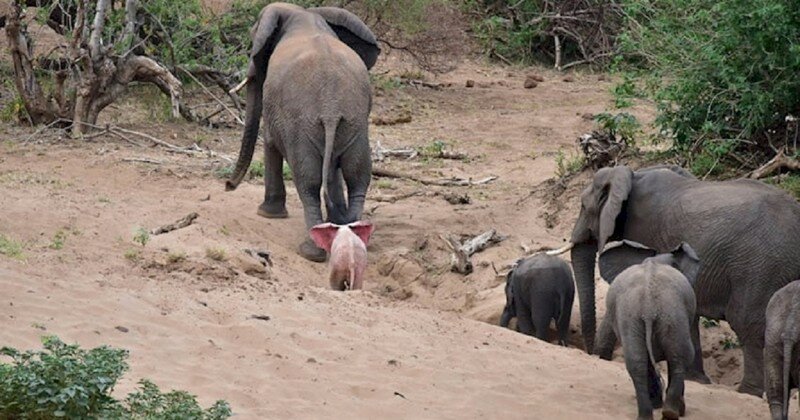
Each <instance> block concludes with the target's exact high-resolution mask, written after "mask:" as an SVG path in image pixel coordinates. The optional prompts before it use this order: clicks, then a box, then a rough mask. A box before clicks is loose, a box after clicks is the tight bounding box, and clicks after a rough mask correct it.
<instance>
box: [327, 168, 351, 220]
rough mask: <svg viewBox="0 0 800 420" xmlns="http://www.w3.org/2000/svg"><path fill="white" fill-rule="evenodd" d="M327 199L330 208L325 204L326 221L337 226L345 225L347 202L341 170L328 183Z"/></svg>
mask: <svg viewBox="0 0 800 420" xmlns="http://www.w3.org/2000/svg"><path fill="white" fill-rule="evenodd" d="M328 198H329V199H330V201H331V204H332V207H327V203H326V210H327V216H328V221H329V222H331V223H335V224H337V225H344V224H347V223H348V222H347V201H345V198H344V178H343V176H342V170H341V169H339V170H337V171H336V173H335V174H334V176H333V177H331V179H330V180H329V181H328Z"/></svg>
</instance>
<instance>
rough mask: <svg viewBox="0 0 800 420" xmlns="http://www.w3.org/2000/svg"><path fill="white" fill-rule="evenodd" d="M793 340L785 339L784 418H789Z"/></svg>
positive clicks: (782, 408)
mask: <svg viewBox="0 0 800 420" xmlns="http://www.w3.org/2000/svg"><path fill="white" fill-rule="evenodd" d="M793 347H794V342H793V341H792V340H784V341H783V406H782V407H781V410H782V411H783V418H784V419H788V418H789V374H790V372H791V370H792V348H793Z"/></svg>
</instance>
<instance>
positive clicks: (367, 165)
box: [341, 129, 372, 223]
mask: <svg viewBox="0 0 800 420" xmlns="http://www.w3.org/2000/svg"><path fill="white" fill-rule="evenodd" d="M365 133H366V129H365ZM341 169H342V176H343V177H344V181H345V182H346V183H347V223H352V222H355V221H357V220H361V215H362V213H363V212H364V200H365V199H366V196H367V189H368V188H369V182H370V180H371V179H372V157H371V156H370V150H369V140H368V139H367V137H366V134H364V138H363V139H356V140H355V141H354V142H353V144H352V145H351V146H350V148H349V149H348V150H347V151H346V152H345V153H343V154H342V157H341Z"/></svg>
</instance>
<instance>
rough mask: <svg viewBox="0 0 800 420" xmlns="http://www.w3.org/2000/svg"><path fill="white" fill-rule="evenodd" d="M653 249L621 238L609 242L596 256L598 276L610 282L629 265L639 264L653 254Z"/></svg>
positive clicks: (654, 253)
mask: <svg viewBox="0 0 800 420" xmlns="http://www.w3.org/2000/svg"><path fill="white" fill-rule="evenodd" d="M656 254H657V253H656V251H655V250H653V249H650V248H648V247H646V246H644V245H642V244H640V243H638V242H634V241H629V240H627V239H626V240H622V241H615V242H609V244H608V245H606V247H605V249H603V252H602V253H601V254H600V258H598V262H597V265H598V266H599V267H600V277H602V278H603V279H604V280H605V281H606V282H608V283H609V284H611V283H612V282H613V281H614V279H615V278H617V276H618V275H619V274H620V273H622V272H623V271H625V269H627V268H628V267H630V266H633V265H637V264H641V263H642V262H643V261H644V260H646V259H648V258H650V257H653V256H655V255H656Z"/></svg>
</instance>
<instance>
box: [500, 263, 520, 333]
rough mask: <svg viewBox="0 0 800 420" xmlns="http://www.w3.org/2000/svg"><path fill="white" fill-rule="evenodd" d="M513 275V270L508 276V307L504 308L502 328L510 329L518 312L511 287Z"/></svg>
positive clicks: (501, 317)
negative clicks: (510, 323) (510, 324)
mask: <svg viewBox="0 0 800 420" xmlns="http://www.w3.org/2000/svg"><path fill="white" fill-rule="evenodd" d="M513 275H514V270H513V269H512V270H511V271H509V272H508V274H507V275H506V306H505V308H503V314H502V315H500V326H501V327H506V328H508V324H509V322H511V318H514V317H516V316H517V310H516V309H515V308H514V288H513V286H512V285H511V276H513Z"/></svg>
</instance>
